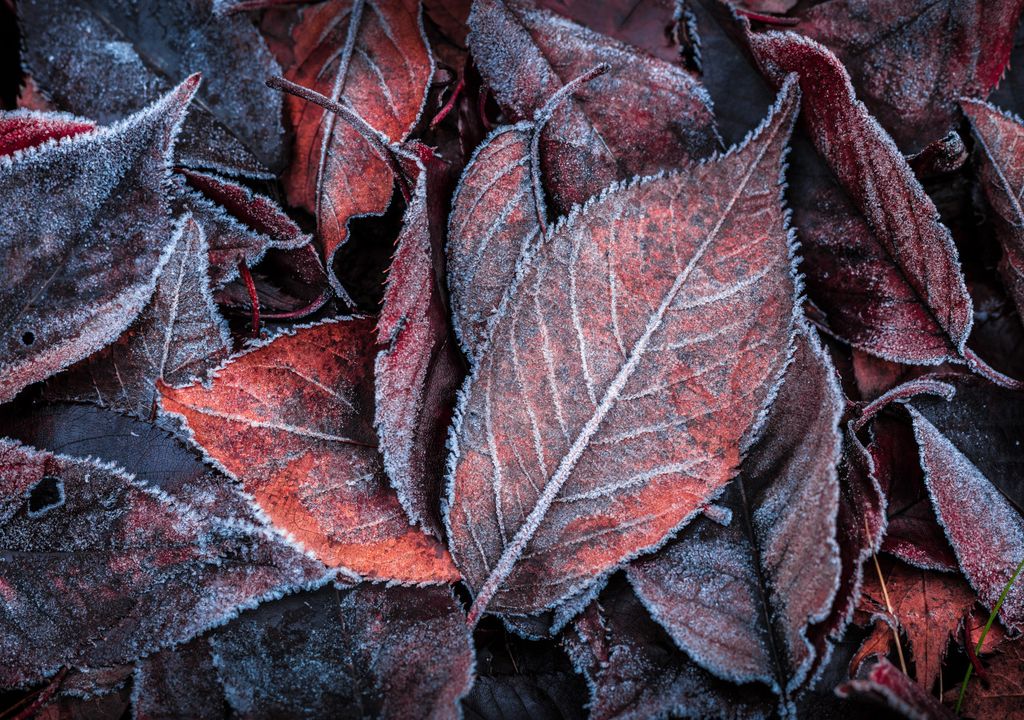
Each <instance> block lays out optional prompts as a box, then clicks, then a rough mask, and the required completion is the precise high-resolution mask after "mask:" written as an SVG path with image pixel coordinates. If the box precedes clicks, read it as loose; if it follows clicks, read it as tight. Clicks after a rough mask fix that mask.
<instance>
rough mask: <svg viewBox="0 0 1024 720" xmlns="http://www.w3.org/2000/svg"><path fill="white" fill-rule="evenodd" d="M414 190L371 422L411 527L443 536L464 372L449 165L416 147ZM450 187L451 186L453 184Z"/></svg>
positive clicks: (385, 321)
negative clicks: (447, 285) (452, 310)
mask: <svg viewBox="0 0 1024 720" xmlns="http://www.w3.org/2000/svg"><path fill="white" fill-rule="evenodd" d="M418 150H419V154H418V157H415V163H412V161H411V160H410V164H414V166H415V168H416V169H415V172H416V175H417V179H416V189H415V193H414V195H413V197H412V199H411V200H410V203H409V207H408V209H407V210H406V211H405V224H404V226H403V227H402V232H401V233H400V234H399V236H398V239H397V240H396V245H397V247H396V250H395V255H394V258H393V259H392V261H391V268H390V269H389V270H388V278H387V285H386V286H385V290H384V301H383V305H382V307H381V313H380V317H379V318H378V320H377V343H378V344H379V345H380V346H381V350H380V352H379V353H378V354H377V359H376V361H375V363H374V384H375V396H376V408H375V411H374V413H375V414H374V424H375V425H376V427H377V437H378V439H379V442H380V450H381V454H382V455H383V457H384V469H385V470H386V472H387V475H388V479H389V480H390V481H391V485H392V487H394V488H395V491H396V492H397V494H398V499H399V501H400V502H401V503H402V507H403V508H405V511H406V512H407V513H408V515H409V519H410V520H412V521H413V522H414V523H417V524H419V525H422V526H423V527H424V528H425V529H427V530H428V531H429V532H430V533H431V534H432V535H435V536H437V537H442V535H441V526H440V515H439V510H440V500H441V486H442V476H443V475H444V456H445V447H444V445H445V434H446V432H447V430H448V425H449V423H450V421H451V414H452V406H453V405H454V403H455V391H456V389H457V388H458V386H459V384H460V382H461V381H462V378H463V377H464V375H465V370H464V369H463V363H462V361H461V359H460V358H459V353H458V350H457V349H456V348H455V342H454V338H453V337H452V335H451V331H450V328H449V326H448V307H447V303H446V301H445V297H444V286H443V276H444V251H443V249H442V242H443V240H444V221H445V213H446V211H447V206H448V202H447V200H448V197H449V194H448V193H447V192H445V190H446V185H448V184H449V181H448V179H447V175H448V173H447V168H446V166H445V164H444V161H443V160H441V159H440V158H438V157H436V156H435V155H434V153H433V151H431V150H430V149H429V148H427V147H425V146H419V147H418ZM449 188H450V185H449Z"/></svg>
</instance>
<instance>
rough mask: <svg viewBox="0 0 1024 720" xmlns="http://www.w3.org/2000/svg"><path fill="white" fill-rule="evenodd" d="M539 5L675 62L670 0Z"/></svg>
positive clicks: (567, 0) (552, 0)
mask: <svg viewBox="0 0 1024 720" xmlns="http://www.w3.org/2000/svg"><path fill="white" fill-rule="evenodd" d="M537 4H538V5H539V6H540V7H544V8H546V9H548V10H552V11H554V12H556V13H559V14H560V15H564V16H566V17H567V18H570V19H572V20H575V21H576V22H578V23H580V24H581V25H586V26H587V27H588V28H590V29H591V30H593V31H594V32H597V33H601V34H602V35H608V36H610V37H613V38H615V39H617V40H621V41H622V42H624V43H629V44H630V45H633V46H635V47H638V48H641V49H643V50H644V51H645V52H647V53H650V54H651V55H654V56H655V57H657V58H660V59H662V60H664V61H665V62H668V63H678V62H679V56H680V49H679V45H678V43H676V42H675V31H676V29H677V28H676V23H677V22H679V21H678V20H677V18H676V12H675V3H674V2H673V0H606V1H605V2H600V3H595V2H593V0H539V1H538V3H537Z"/></svg>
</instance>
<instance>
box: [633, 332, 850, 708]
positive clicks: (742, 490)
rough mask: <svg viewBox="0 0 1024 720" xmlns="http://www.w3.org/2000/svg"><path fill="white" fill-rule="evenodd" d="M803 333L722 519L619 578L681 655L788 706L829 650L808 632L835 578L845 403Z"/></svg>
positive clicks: (702, 521) (702, 522) (696, 526)
mask: <svg viewBox="0 0 1024 720" xmlns="http://www.w3.org/2000/svg"><path fill="white" fill-rule="evenodd" d="M813 333H814V331H813V330H810V329H807V330H805V331H804V332H803V333H802V334H801V335H800V336H799V338H798V340H797V346H796V348H797V349H796V353H795V357H794V360H793V363H792V364H791V365H790V366H789V369H788V370H787V372H786V378H785V380H784V381H783V383H782V387H781V389H780V390H779V394H778V395H777V397H776V399H775V400H774V402H773V405H772V409H771V410H770V412H769V414H768V420H767V422H766V424H765V427H764V431H763V438H762V440H761V441H759V443H758V444H757V445H755V446H754V447H753V448H752V449H751V451H750V453H749V454H748V455H747V457H746V459H745V460H744V462H743V465H742V467H741V470H740V475H739V477H738V478H737V479H736V480H735V481H733V484H732V485H731V486H730V487H729V489H728V490H727V491H726V493H725V495H724V496H723V498H722V499H720V500H719V501H718V503H719V504H720V505H724V506H725V507H728V508H729V509H730V510H731V511H732V522H730V523H729V524H728V525H724V526H723V525H719V524H717V523H715V522H712V521H711V520H708V519H706V518H699V519H698V520H696V521H694V523H693V524H692V525H690V527H688V528H687V529H686V530H685V531H683V533H682V534H681V535H680V537H679V538H678V539H676V540H675V541H673V542H672V543H671V544H670V545H668V546H667V547H666V548H665V549H663V550H661V551H660V552H659V553H658V554H657V555H653V556H651V557H650V558H644V559H641V560H638V561H636V562H634V563H633V565H632V566H631V567H630V569H629V571H628V572H629V578H630V580H631V581H632V583H633V586H634V588H636V591H637V594H638V595H639V596H640V598H641V600H643V602H644V604H645V605H646V606H647V607H648V608H649V609H650V610H651V613H652V615H653V616H654V618H655V619H656V620H657V621H658V622H659V623H661V625H663V626H664V627H665V629H666V630H667V631H668V632H669V634H670V635H671V636H672V637H673V639H674V640H675V641H676V643H677V644H678V645H679V646H680V647H681V648H682V649H683V650H685V651H686V652H687V654H688V655H690V657H692V658H694V660H696V661H697V662H698V663H699V664H700V665H702V666H703V667H704V668H706V669H708V670H709V671H711V672H713V673H714V674H715V675H717V676H719V677H722V678H725V679H727V680H732V681H734V682H752V681H760V682H763V683H765V684H767V685H769V686H770V687H772V688H773V689H775V691H776V692H779V693H781V694H783V695H784V696H785V697H786V698H787V699H788V698H791V697H792V696H794V695H796V694H797V692H798V690H799V689H800V688H801V687H802V686H804V685H806V684H808V681H809V680H811V679H812V677H813V667H814V666H815V664H820V663H821V662H822V661H823V660H824V659H825V658H824V656H827V654H828V649H827V648H826V647H825V646H823V645H822V646H820V647H816V646H815V644H814V643H813V641H812V638H811V637H810V634H809V632H808V626H809V625H811V624H813V623H815V622H820V621H821V620H823V619H825V617H826V616H827V614H828V611H829V609H830V608H831V605H832V600H833V597H834V595H835V592H836V586H837V584H838V582H839V572H840V566H839V548H838V546H837V544H836V539H835V538H836V513H837V512H838V505H839V480H838V477H837V474H836V466H837V464H838V462H839V457H840V450H841V445H842V444H841V435H840V432H839V420H840V418H841V416H842V412H843V407H844V398H843V394H842V392H841V391H840V389H839V385H838V383H837V382H836V379H835V377H834V374H835V370H834V369H833V368H832V363H831V362H829V360H828V357H827V355H825V353H824V350H823V349H822V348H821V345H820V344H819V342H818V340H817V338H816V337H815V336H814V335H813ZM766 614H767V618H766Z"/></svg>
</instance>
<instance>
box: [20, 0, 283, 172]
mask: <svg viewBox="0 0 1024 720" xmlns="http://www.w3.org/2000/svg"><path fill="white" fill-rule="evenodd" d="M213 4H214V2H213V0H143V1H142V2H133V1H130V0H84V1H83V2H76V3H73V4H70V5H69V4H68V3H65V2H61V1H60V0H23V1H20V2H19V3H18V15H19V19H20V21H21V22H20V26H21V31H22V37H23V38H24V47H25V54H24V58H23V59H24V62H25V64H26V66H27V67H28V68H29V71H30V72H31V74H32V77H33V79H34V80H35V81H36V82H37V83H38V84H39V85H40V86H41V87H42V88H43V90H44V91H45V92H46V93H47V95H49V97H50V98H52V99H53V101H54V102H55V103H56V104H57V106H58V109H61V110H67V111H69V112H73V113H75V114H77V115H82V116H85V117H88V118H93V119H95V120H97V121H99V122H101V123H112V122H115V121H117V120H120V119H122V118H124V117H126V116H127V115H129V114H131V113H133V112H136V111H138V110H140V109H141V108H142V107H143V106H144V105H145V104H147V103H149V102H152V101H153V100H154V99H155V98H156V97H159V96H160V95H161V94H163V93H165V92H167V91H168V90H170V89H171V88H172V87H173V86H174V85H175V84H176V83H178V82H180V81H181V80H182V79H183V78H185V77H187V76H188V75H190V74H192V73H195V72H201V73H203V78H204V82H203V84H204V87H203V88H202V89H201V90H200V91H199V97H198V99H197V101H196V103H195V107H194V109H193V111H192V113H191V114H190V116H189V119H188V120H187V121H186V122H185V125H184V128H183V131H182V139H181V142H180V147H179V148H178V149H177V152H176V157H177V158H178V160H179V161H180V162H183V163H185V164H187V165H190V166H193V167H205V168H213V169H219V170H224V171H226V172H229V173H231V174H237V173H243V174H250V175H253V174H255V175H265V174H266V173H267V170H268V169H270V170H274V171H277V170H279V169H280V168H281V167H282V166H283V165H284V160H285V154H284V131H283V129H282V127H281V121H280V117H281V97H280V95H278V94H277V93H275V92H274V91H272V90H270V89H268V88H267V87H266V86H264V84H263V80H264V78H266V77H268V76H270V75H279V74H280V70H279V69H278V66H277V63H276V62H275V61H274V59H273V57H272V56H271V54H270V52H269V51H268V50H267V48H266V46H265V45H264V43H263V40H262V39H261V38H260V36H259V34H258V33H257V32H256V29H255V28H254V27H252V25H251V24H250V23H249V22H248V21H246V20H245V19H244V18H241V17H223V16H219V15H215V14H213V12H212V5H213Z"/></svg>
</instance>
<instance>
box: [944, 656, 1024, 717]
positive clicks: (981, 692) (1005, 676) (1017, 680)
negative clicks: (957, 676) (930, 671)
mask: <svg viewBox="0 0 1024 720" xmlns="http://www.w3.org/2000/svg"><path fill="white" fill-rule="evenodd" d="M985 665H986V671H985V675H986V676H987V677H988V683H987V684H985V685H983V684H982V683H980V682H978V681H977V680H976V679H974V678H971V681H970V683H968V685H967V694H966V695H965V696H964V705H963V708H962V712H963V714H964V716H965V717H973V718H1003V719H1004V720H1020V718H1021V717H1022V713H1021V708H1024V639H1021V638H1018V639H1016V640H1008V641H1005V642H1003V643H1001V644H1000V645H999V647H998V648H997V649H996V651H995V654H994V655H993V656H992V657H990V658H988V659H987V660H986V662H985ZM959 692H960V688H959V687H957V688H955V689H953V690H950V691H949V692H948V693H947V695H946V698H947V701H948V702H950V703H955V702H956V697H957V695H958V694H959Z"/></svg>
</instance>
